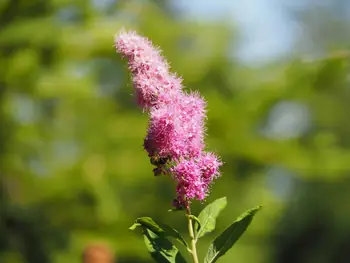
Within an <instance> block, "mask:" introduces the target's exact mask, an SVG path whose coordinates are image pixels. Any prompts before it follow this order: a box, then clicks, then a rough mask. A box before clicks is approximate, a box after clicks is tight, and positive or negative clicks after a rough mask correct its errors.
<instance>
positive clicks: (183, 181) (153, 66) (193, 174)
mask: <svg viewBox="0 0 350 263" xmlns="http://www.w3.org/2000/svg"><path fill="white" fill-rule="evenodd" d="M115 47H116V50H117V52H118V53H120V54H121V55H122V56H123V57H126V58H127V60H128V65H129V70H130V71H131V75H132V82H133V86H134V89H135V93H136V98H137V102H138V104H139V105H140V106H141V107H142V108H143V109H144V110H146V111H147V112H148V114H149V117H150V120H149V128H148V132H147V135H146V137H145V140H144V148H145V150H146V151H147V152H148V154H149V156H150V157H155V156H157V157H159V158H167V159H169V160H171V164H168V166H170V167H169V169H167V171H168V172H169V173H170V174H171V175H172V176H173V178H174V179H175V180H176V181H177V187H176V190H177V198H176V200H175V202H174V204H175V206H177V207H180V206H187V205H188V204H189V202H190V201H191V200H192V199H197V200H203V199H204V198H205V197H206V196H207V194H208V191H209V186H210V185H211V183H212V181H213V179H215V178H216V177H218V176H219V175H220V174H219V167H220V166H221V165H222V163H221V162H220V161H219V159H218V157H217V156H216V155H215V154H213V153H207V152H205V151H204V147H205V145H204V135H205V127H204V120H205V118H206V110H205V106H206V103H205V101H204V100H203V99H202V98H201V97H200V95H199V94H198V93H196V92H192V93H189V94H188V93H186V92H184V91H183V90H182V84H181V82H182V80H181V79H180V78H179V77H177V76H176V75H175V74H172V73H170V71H169V65H168V63H167V62H166V61H165V59H164V58H163V57H162V56H161V54H160V50H159V49H156V48H154V47H153V45H152V43H151V42H150V41H149V40H148V39H146V38H144V37H141V36H139V35H137V34H136V33H135V32H125V31H122V32H120V33H119V34H118V35H117V36H116V38H115ZM157 169H160V167H157Z"/></svg>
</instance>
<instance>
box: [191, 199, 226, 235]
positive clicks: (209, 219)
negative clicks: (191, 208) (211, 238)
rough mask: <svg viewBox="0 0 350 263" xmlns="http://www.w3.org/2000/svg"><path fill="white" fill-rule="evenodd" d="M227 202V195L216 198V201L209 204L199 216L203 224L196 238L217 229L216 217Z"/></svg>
mask: <svg viewBox="0 0 350 263" xmlns="http://www.w3.org/2000/svg"><path fill="white" fill-rule="evenodd" d="M226 204H227V199H226V197H222V198H219V199H216V200H215V201H214V202H212V203H210V204H209V205H207V206H206V207H205V208H204V209H203V210H202V212H200V214H199V216H198V220H199V222H200V224H201V228H200V229H199V231H198V233H197V236H196V239H198V238H200V237H202V236H204V235H205V234H207V233H209V232H211V231H213V230H214V229H215V224H216V218H217V217H218V215H219V214H220V212H221V211H222V210H223V209H224V208H225V206H226Z"/></svg>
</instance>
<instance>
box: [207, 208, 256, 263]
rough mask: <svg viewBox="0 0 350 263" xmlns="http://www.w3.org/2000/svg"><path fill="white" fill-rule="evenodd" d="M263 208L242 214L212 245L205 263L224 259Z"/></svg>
mask: <svg viewBox="0 0 350 263" xmlns="http://www.w3.org/2000/svg"><path fill="white" fill-rule="evenodd" d="M260 209H261V206H257V207H255V208H252V209H250V210H248V211H247V212H245V213H244V214H242V215H241V216H240V217H239V218H237V220H236V221H235V222H233V224H232V225H230V226H229V227H228V228H226V230H225V231H224V232H222V233H221V234H220V235H219V236H218V237H216V238H215V239H214V241H213V242H212V243H211V244H210V246H209V249H208V252H207V255H206V257H205V260H204V263H214V262H216V261H217V260H218V259H219V258H220V257H222V256H223V255H224V254H225V253H226V252H227V251H228V250H229V249H230V248H231V247H232V246H233V245H234V244H235V243H236V242H237V240H238V239H239V238H240V237H241V236H242V234H243V233H244V232H245V230H246V229H247V227H248V226H249V225H250V223H251V222H252V220H253V217H254V215H255V214H256V212H258V211H259V210H260Z"/></svg>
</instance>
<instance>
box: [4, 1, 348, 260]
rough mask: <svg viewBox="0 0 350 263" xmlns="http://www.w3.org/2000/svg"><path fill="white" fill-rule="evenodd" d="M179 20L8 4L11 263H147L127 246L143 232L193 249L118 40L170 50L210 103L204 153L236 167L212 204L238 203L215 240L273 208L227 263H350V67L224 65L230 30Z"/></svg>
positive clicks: (86, 7)
mask: <svg viewBox="0 0 350 263" xmlns="http://www.w3.org/2000/svg"><path fill="white" fill-rule="evenodd" d="M170 7H171V6H169V4H168V3H167V2H164V1H155V2H150V1H145V2H140V1H117V2H115V1H100V2H99V1H82V0H76V1H66V0H49V1H48V0H33V1H26V0H3V1H1V2H0V48H1V49H0V68H1V70H0V101H1V111H0V127H1V129H0V164H1V169H0V176H1V178H0V191H1V192H0V193H1V195H0V198H1V200H0V202H1V203H0V205H1V207H0V208H1V210H0V213H1V218H0V262H3V263H22V262H29V263H38V262H40V263H48V262H53V263H56V262H79V261H80V257H81V253H82V251H83V249H84V247H85V246H86V245H88V244H89V243H90V242H97V241H101V242H106V243H108V244H110V246H112V248H113V250H114V251H115V254H116V257H117V261H118V262H124V263H125V262H151V259H150V257H149V255H148V254H147V251H146V249H145V248H144V245H143V240H142V238H140V236H139V235H135V234H134V233H132V232H130V231H129V230H128V227H129V226H130V225H131V224H132V223H133V221H134V219H135V218H137V217H139V216H152V217H153V218H155V219H157V220H160V221H166V222H168V223H169V224H170V225H172V226H173V227H175V228H177V229H179V230H180V232H182V233H184V234H185V233H186V223H185V222H186V220H185V218H184V216H183V215H181V214H180V213H169V212H166V211H167V210H168V209H169V208H170V206H171V201H172V198H173V196H174V184H173V183H172V182H171V180H169V178H165V177H159V178H154V177H153V174H152V166H151V164H150V163H149V160H148V158H147V155H146V153H145V151H144V150H143V149H142V142H143V137H144V135H145V133H146V127H147V116H146V114H143V113H142V112H141V111H140V109H139V108H137V106H136V104H135V102H134V99H133V97H132V95H131V94H132V87H131V84H130V80H129V76H128V72H127V68H126V63H125V61H122V60H121V59H120V57H119V56H118V55H117V54H116V53H115V51H114V48H113V36H114V35H115V34H116V33H117V32H118V31H119V30H120V29H121V28H122V27H125V28H127V29H134V30H137V31H138V32H139V33H140V34H143V35H145V36H147V37H149V38H150V39H151V40H152V41H153V42H154V44H156V45H157V46H160V47H161V49H162V50H163V51H164V55H165V56H166V58H167V59H168V60H169V62H170V63H171V65H172V69H173V70H174V71H175V72H177V73H178V74H180V75H181V76H183V78H184V84H185V86H186V87H189V88H191V89H194V90H198V91H200V92H201V93H202V94H203V95H204V96H205V98H206V99H207V101H208V122H207V127H208V131H207V133H208V138H207V144H208V148H209V149H211V150H214V151H216V152H217V153H219V154H220V155H221V156H222V159H223V161H224V162H225V165H224V167H223V177H222V178H220V179H219V180H218V181H217V183H216V184H215V185H214V186H213V188H212V194H211V196H210V197H209V198H208V201H212V200H214V199H216V198H218V197H221V196H227V197H228V206H227V208H226V209H225V210H224V211H223V212H222V214H221V216H220V218H219V220H218V222H217V226H218V230H223V229H225V227H226V226H227V225H229V224H230V223H231V222H232V220H233V219H234V218H235V217H236V216H238V215H239V214H240V213H241V212H242V211H245V210H246V209H248V208H250V207H252V206H255V205H264V207H265V208H264V209H263V210H262V212H261V213H260V214H259V215H258V216H257V218H256V220H255V221H254V222H253V224H252V225H251V227H250V229H249V230H248V232H247V233H246V234H245V236H244V237H243V238H242V239H241V240H240V241H239V242H238V243H237V245H236V246H235V248H234V249H233V250H232V251H230V252H229V253H227V255H225V257H223V258H222V259H221V261H220V262H222V263H229V262H256V263H260V262H261V263H264V262H283V263H288V262H298V263H304V262H305V263H309V262H321V263H322V262H348V259H349V256H350V252H349V249H348V248H349V246H350V209H349V202H350V192H349V186H350V179H349V175H350V122H349V112H350V104H349V102H350V85H349V82H350V75H349V69H350V59H349V53H347V52H343V53H339V52H338V53H329V54H328V55H327V56H325V57H322V58H320V59H314V60H302V59H294V60H291V61H283V62H278V63H275V64H272V65H269V66H266V67H264V68H258V69H256V68H255V69H252V68H249V67H246V66H243V65H241V64H240V63H239V61H236V60H234V59H232V57H230V56H228V55H227V54H228V51H229V50H231V49H232V45H231V44H232V40H233V39H234V38H235V34H234V33H235V32H232V30H231V29H230V28H229V27H228V26H227V25H225V23H221V22H217V23H214V22H211V23H204V22H198V21H190V20H185V19H181V16H178V15H177V13H176V12H175V13H174V12H171V8H170ZM335 31H336V30H335ZM202 207H203V205H202V204H199V203H196V204H195V205H194V209H193V210H194V212H195V213H198V212H199V211H200V209H201V208H202ZM213 237H215V233H212V234H210V235H208V236H206V237H205V238H203V240H204V243H203V244H200V247H199V250H200V251H199V252H200V255H204V252H205V250H206V248H207V246H208V245H209V242H210V240H211V239H212V238H213Z"/></svg>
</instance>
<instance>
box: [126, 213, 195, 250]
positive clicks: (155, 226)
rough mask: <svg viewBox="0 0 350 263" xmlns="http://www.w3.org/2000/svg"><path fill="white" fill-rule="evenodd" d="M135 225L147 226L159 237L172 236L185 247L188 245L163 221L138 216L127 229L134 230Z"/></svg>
mask: <svg viewBox="0 0 350 263" xmlns="http://www.w3.org/2000/svg"><path fill="white" fill-rule="evenodd" d="M136 227H143V228H147V229H149V230H151V231H152V232H153V233H154V234H156V235H157V236H159V237H163V238H165V237H173V238H175V239H176V240H178V241H179V242H180V243H181V244H183V245H184V246H185V247H188V245H187V243H186V241H185V239H184V238H183V237H182V236H181V235H180V233H179V232H178V231H176V230H175V229H174V228H172V227H170V226H168V225H166V224H164V223H160V222H155V221H154V220H153V219H152V218H150V217H140V218H138V219H136V221H135V223H134V224H133V225H132V226H131V227H130V228H129V229H131V230H134V229H135V228H136Z"/></svg>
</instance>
